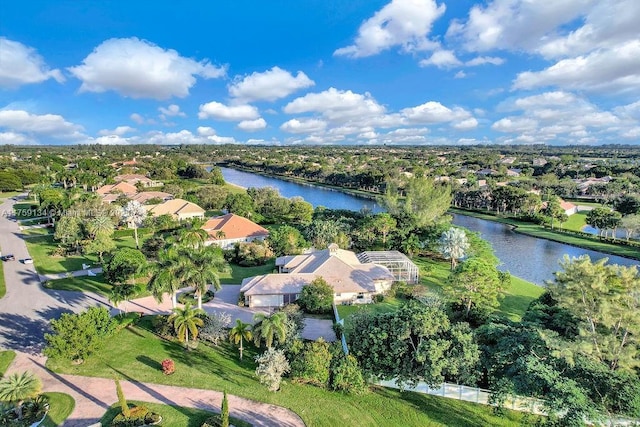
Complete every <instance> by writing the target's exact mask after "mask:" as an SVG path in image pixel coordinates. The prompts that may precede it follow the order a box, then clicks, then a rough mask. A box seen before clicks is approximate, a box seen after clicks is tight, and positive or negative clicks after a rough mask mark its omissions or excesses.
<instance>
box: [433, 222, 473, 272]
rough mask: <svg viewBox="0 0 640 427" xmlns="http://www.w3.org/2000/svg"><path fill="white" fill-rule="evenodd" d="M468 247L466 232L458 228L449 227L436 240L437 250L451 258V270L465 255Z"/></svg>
mask: <svg viewBox="0 0 640 427" xmlns="http://www.w3.org/2000/svg"><path fill="white" fill-rule="evenodd" d="M469 247H470V245H469V240H468V239H467V234H466V233H465V232H464V230H462V229H460V228H455V227H451V228H450V229H448V230H447V231H445V232H444V233H442V235H441V236H440V240H438V250H439V251H440V253H441V254H442V255H443V256H444V257H445V258H449V259H450V260H451V271H453V270H454V269H455V268H456V263H457V262H458V260H459V259H460V258H463V257H464V256H465V254H466V252H467V251H468V250H469Z"/></svg>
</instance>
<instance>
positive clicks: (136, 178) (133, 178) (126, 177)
mask: <svg viewBox="0 0 640 427" xmlns="http://www.w3.org/2000/svg"><path fill="white" fill-rule="evenodd" d="M113 179H114V180H115V181H118V182H127V183H129V184H131V185H133V186H135V185H136V184H137V183H141V184H142V186H143V187H162V186H163V185H164V184H163V183H162V182H160V181H154V180H152V179H149V178H147V177H146V176H144V175H140V174H138V173H126V174H122V175H117V176H114V177H113Z"/></svg>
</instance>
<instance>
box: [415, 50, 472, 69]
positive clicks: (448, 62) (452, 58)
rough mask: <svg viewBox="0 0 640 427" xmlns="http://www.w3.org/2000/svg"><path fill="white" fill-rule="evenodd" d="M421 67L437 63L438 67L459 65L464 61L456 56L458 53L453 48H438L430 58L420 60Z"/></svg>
mask: <svg viewBox="0 0 640 427" xmlns="http://www.w3.org/2000/svg"><path fill="white" fill-rule="evenodd" d="M419 65H420V66H421V67H427V66H429V65H435V66H436V67H438V68H451V67H459V66H460V65H462V62H461V61H460V60H459V59H458V58H456V54H455V53H454V52H453V51H451V50H444V49H441V50H436V51H435V52H433V54H432V55H431V57H430V58H427V59H423V60H422V61H420V62H419Z"/></svg>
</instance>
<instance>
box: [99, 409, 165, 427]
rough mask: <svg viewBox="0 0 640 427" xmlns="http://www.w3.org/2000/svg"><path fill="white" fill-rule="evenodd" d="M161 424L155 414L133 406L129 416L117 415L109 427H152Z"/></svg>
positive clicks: (160, 419)
mask: <svg viewBox="0 0 640 427" xmlns="http://www.w3.org/2000/svg"><path fill="white" fill-rule="evenodd" d="M161 422H162V417H161V416H160V415H159V414H156V413H155V412H151V411H150V410H148V409H147V408H146V407H144V406H134V407H133V408H131V410H130V413H129V416H128V417H125V416H124V415H123V414H118V415H116V417H115V418H114V419H113V421H111V427H136V426H154V425H158V424H160V423H161Z"/></svg>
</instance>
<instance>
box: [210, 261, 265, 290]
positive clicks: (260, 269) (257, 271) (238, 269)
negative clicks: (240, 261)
mask: <svg viewBox="0 0 640 427" xmlns="http://www.w3.org/2000/svg"><path fill="white" fill-rule="evenodd" d="M275 268H276V261H275V259H273V260H271V261H269V262H268V263H267V264H266V265H259V266H257V267H242V266H241V265H237V264H231V272H229V273H222V274H220V281H221V282H222V283H225V284H227V285H235V284H237V285H239V284H240V283H242V279H244V278H246V277H253V276H259V275H261V274H269V273H273V270H274V269H275Z"/></svg>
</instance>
